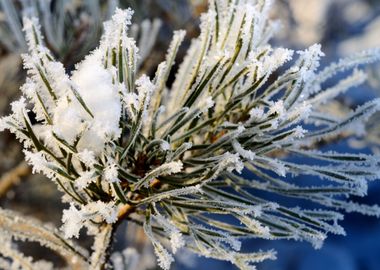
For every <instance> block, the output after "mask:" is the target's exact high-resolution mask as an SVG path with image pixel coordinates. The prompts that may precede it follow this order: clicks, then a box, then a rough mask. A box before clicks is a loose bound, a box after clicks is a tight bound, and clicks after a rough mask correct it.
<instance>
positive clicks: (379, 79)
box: [0, 0, 380, 270]
mask: <svg viewBox="0 0 380 270" xmlns="http://www.w3.org/2000/svg"><path fill="white" fill-rule="evenodd" d="M206 2H207V1H205V0H120V1H116V0H82V1H81V0H23V1H21V0H20V1H18V0H0V116H4V115H7V114H8V113H9V110H10V106H9V103H10V102H11V101H13V100H15V99H16V98H17V97H18V96H19V95H20V92H19V90H18V88H19V87H20V85H22V83H23V82H24V80H25V73H24V72H23V70H22V63H21V58H20V55H21V54H22V53H25V52H26V44H25V40H24V38H23V34H22V23H21V18H22V16H23V15H24V14H25V15H34V16H37V17H39V19H40V22H41V24H42V31H43V33H44V35H45V42H46V43H47V45H48V47H49V48H50V49H51V50H52V52H53V53H54V55H55V56H56V58H57V59H59V60H60V61H62V62H63V63H64V64H65V66H66V68H67V70H68V71H70V70H72V69H73V67H74V65H75V63H76V62H78V61H80V60H81V59H82V58H83V57H84V56H85V55H86V54H87V53H88V52H89V51H90V50H92V49H94V48H95V47H96V46H97V44H98V40H99V38H100V35H101V31H102V22H103V21H104V20H106V19H108V18H109V17H110V15H111V14H112V12H113V10H114V9H115V7H116V6H120V7H132V8H133V9H134V10H135V16H134V20H133V21H134V22H135V23H136V25H134V26H133V27H132V28H131V35H132V36H134V37H135V38H136V39H137V44H140V45H141V48H140V49H141V53H142V59H141V65H140V66H141V72H145V73H148V74H150V75H152V74H154V72H155V67H156V66H157V64H158V63H159V62H161V61H162V60H163V59H164V56H165V52H166V48H167V47H168V44H169V42H170V39H171V36H172V32H173V30H177V29H186V30H187V36H186V39H187V40H186V42H185V43H184V45H183V46H182V49H181V51H180V53H179V59H178V60H180V59H181V57H183V55H184V53H185V52H186V48H187V47H188V45H189V43H190V41H191V39H192V38H194V37H196V36H197V34H198V32H199V29H198V23H199V15H200V14H201V13H202V12H203V11H204V10H205V9H206V8H207V3H206ZM272 16H273V18H274V19H276V20H279V21H280V22H281V24H282V28H281V31H280V32H279V33H278V35H276V38H275V39H274V40H272V44H273V45H276V46H282V47H288V48H292V49H296V50H297V49H304V48H306V47H308V46H310V45H312V44H314V43H321V44H322V48H323V51H324V52H325V54H326V57H325V58H324V59H323V60H322V66H323V65H326V64H327V63H329V62H331V61H335V60H337V59H338V58H339V57H344V56H349V55H350V54H352V53H353V52H356V51H360V50H363V49H367V48H372V47H380V1H379V0H288V1H286V0H277V1H275V4H274V8H273V12H272ZM157 18H159V20H157ZM147 19H149V20H147ZM154 40H155V41H154ZM177 62H178V61H177ZM368 73H369V74H370V76H369V80H368V84H367V85H364V86H362V87H360V88H355V89H353V90H351V91H349V92H348V93H347V94H345V95H344V96H341V97H339V98H338V99H337V101H336V102H335V103H334V104H332V105H331V106H329V107H328V108H326V112H327V113H331V114H340V113H342V112H343V111H346V110H349V109H351V108H354V107H356V106H357V105H358V104H362V103H364V102H365V101H367V100H369V99H371V98H374V97H379V96H380V65H373V66H371V67H368ZM343 76H344V74H343ZM366 128H367V130H368V134H367V135H365V136H361V137H360V136H357V137H348V136H347V137H346V136H342V137H341V138H340V140H333V141H331V142H330V144H328V145H325V146H323V150H339V151H343V152H349V151H351V152H352V151H354V152H365V153H376V154H380V115H375V116H374V117H372V118H371V119H370V120H369V122H368V124H367V126H366ZM378 194H380V184H379V183H376V182H374V183H371V185H370V189H369V194H368V196H367V197H365V198H353V199H354V200H355V201H360V202H362V203H368V204H375V203H378V204H379V203H380V196H379V195H378ZM60 196H61V194H59V193H58V192H57V191H56V187H55V184H54V183H52V182H51V181H50V180H48V179H45V178H44V177H43V176H41V175H32V174H31V171H30V169H29V167H28V166H27V165H26V164H25V163H24V162H23V155H22V152H21V147H20V145H19V143H18V142H16V140H15V139H14V137H13V136H12V135H10V134H9V133H6V132H5V133H1V134H0V206H1V207H3V208H8V209H13V210H17V211H19V212H21V213H23V214H24V215H30V216H35V217H37V218H39V219H40V220H42V221H44V222H48V223H52V224H54V225H55V226H57V227H59V226H60V219H61V213H62V209H63V208H64V207H66V206H65V205H63V204H62V203H61V200H60ZM342 225H343V226H344V227H345V228H346V232H347V236H346V237H341V236H339V237H336V236H333V235H331V236H330V237H329V238H328V239H327V240H326V242H325V244H324V246H323V248H322V249H320V250H314V249H313V248H312V247H311V246H310V245H309V244H306V243H300V242H291V241H277V242H274V241H263V240H250V241H247V242H246V243H245V244H244V249H246V250H251V251H254V250H259V249H263V250H266V249H271V248H273V249H275V250H277V251H278V259H277V260H276V261H267V262H264V263H262V264H260V265H259V266H258V269H259V270H260V269H261V270H269V269H270V270H277V269H278V270H288V269H289V270H306V269H307V270H319V269H326V270H330V269H331V270H378V269H380V220H377V219H375V218H369V217H365V216H361V215H358V214H347V215H346V218H345V220H344V221H343V222H342ZM90 240H91V239H85V238H83V239H81V243H83V245H84V246H90V245H91V242H90ZM19 245H20V248H21V249H22V250H23V251H24V252H25V253H26V254H27V255H32V256H34V257H35V258H38V259H39V258H44V259H49V260H52V261H54V263H55V264H56V265H57V266H61V265H62V263H63V262H61V261H60V259H59V258H58V257H57V256H56V255H55V254H53V253H48V251H47V250H46V249H44V248H39V247H37V245H33V244H21V243H19ZM127 246H132V247H134V248H136V250H137V251H138V252H139V254H140V255H139V256H140V260H139V263H138V264H137V266H136V268H135V269H136V270H142V269H154V265H155V257H154V255H153V254H152V250H151V247H150V244H148V243H147V242H146V241H145V238H144V235H143V233H142V232H141V231H140V230H139V228H136V227H134V226H133V225H128V226H127V225H126V224H124V225H123V227H122V228H121V229H120V230H119V232H118V235H117V241H116V244H115V251H122V250H123V249H125V248H126V247H127ZM116 257H117V256H116ZM116 257H115V258H116ZM135 269H133V270H135ZM174 269H201V270H203V269H221V270H223V269H226V270H227V269H234V268H233V266H231V265H230V264H229V263H226V262H219V261H214V260H210V259H204V258H198V257H197V256H194V255H191V254H188V253H182V252H181V253H180V255H179V256H178V259H177V263H176V264H175V265H174Z"/></svg>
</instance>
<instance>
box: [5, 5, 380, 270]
mask: <svg viewBox="0 0 380 270" xmlns="http://www.w3.org/2000/svg"><path fill="white" fill-rule="evenodd" d="M271 6H272V3H271V1H251V0H242V1H228V0H210V1H209V11H208V12H207V13H205V14H203V15H202V17H201V26H200V30H201V33H200V36H199V37H198V38H196V39H194V40H193V41H192V43H191V46H190V48H189V49H188V52H187V55H186V56H185V58H184V59H183V61H182V63H181V64H180V65H179V69H178V70H173V66H174V60H175V59H176V53H177V51H178V47H179V46H180V44H181V42H182V40H183V39H184V35H185V33H184V32H182V31H180V32H176V33H174V37H173V42H172V43H171V46H170V48H169V50H168V53H167V57H166V59H165V61H164V62H163V63H162V64H160V65H159V66H158V68H157V72H156V76H155V77H153V78H149V77H148V76H146V75H139V69H138V66H139V65H138V59H139V50H138V48H137V46H136V42H135V41H134V40H133V39H132V38H131V37H129V36H128V31H129V28H130V24H131V18H132V14H133V12H132V11H131V10H130V9H127V10H121V9H117V10H116V11H115V14H114V15H113V16H112V19H111V20H110V21H108V22H106V23H105V31H104V34H103V36H102V39H101V42H100V45H99V47H98V48H97V49H95V50H94V51H92V52H91V53H90V54H89V55H88V56H87V57H86V58H85V59H84V60H83V61H82V62H80V63H78V64H77V65H76V69H75V71H73V72H72V74H71V75H68V74H67V73H65V70H64V68H63V66H62V65H61V64H60V63H58V62H56V60H54V57H53V56H52V54H51V53H50V51H49V50H48V49H47V48H46V47H45V45H44V43H43V41H42V40H43V39H42V36H41V33H40V28H39V24H38V22H37V20H36V19H35V18H25V20H24V29H25V32H26V38H27V43H28V45H29V52H28V54H26V55H24V66H25V69H26V70H27V72H28V79H27V81H26V83H25V85H24V86H23V87H22V88H21V90H22V91H23V97H22V98H21V99H20V100H19V101H17V102H15V103H13V104H12V110H13V114H11V115H10V116H7V117H4V118H2V119H1V122H0V127H1V129H2V130H3V129H9V130H10V131H11V132H13V133H14V134H15V135H16V136H17V137H18V138H19V139H20V141H22V142H23V143H24V146H25V154H26V159H27V161H28V162H29V163H30V164H31V165H33V168H34V171H36V172H42V173H44V174H46V175H47V176H48V177H49V178H51V179H52V180H53V181H55V182H56V183H57V184H58V187H59V189H60V190H61V191H63V192H64V194H65V196H64V198H65V200H66V201H68V202H70V208H69V209H68V210H64V213H63V218H62V221H63V223H64V224H63V226H62V229H63V231H64V233H65V235H66V237H78V236H79V234H80V229H81V228H82V227H86V228H87V229H88V231H89V233H91V234H94V235H96V234H98V233H99V230H100V228H101V227H102V226H107V225H106V224H109V225H108V226H110V225H111V226H114V228H116V227H117V224H119V223H120V222H121V221H123V220H128V221H129V222H134V223H137V224H140V225H142V226H143V228H144V231H145V233H146V234H147V236H148V237H149V239H150V240H151V242H152V244H153V246H154V250H155V253H156V255H157V257H158V264H159V265H160V266H161V267H162V268H163V269H169V268H170V264H171V263H172V262H173V255H172V253H175V252H176V251H177V250H178V249H179V248H182V247H183V246H185V247H187V248H189V249H190V250H192V251H194V252H195V253H199V254H201V255H204V256H207V257H211V258H216V259H221V260H228V261H230V262H232V263H234V264H236V265H237V266H238V267H240V268H241V269H254V264H255V263H257V262H261V261H262V260H265V259H274V258H275V253H274V251H272V250H269V251H257V252H253V253H242V252H240V251H239V250H240V246H241V241H242V240H243V239H245V238H263V239H269V240H276V239H291V240H301V241H308V242H310V243H311V244H312V245H313V246H314V247H316V248H319V247H321V245H322V243H323V241H324V239H325V238H326V236H327V234H328V233H334V234H344V233H345V232H344V229H343V228H342V227H340V225H339V224H338V221H339V220H341V219H342V218H343V216H342V215H341V214H340V212H341V211H346V212H359V213H362V214H367V215H373V216H379V215H380V208H379V206H377V205H373V206H367V205H360V204H357V203H355V202H353V201H352V200H351V199H350V196H352V195H356V196H364V195H365V194H366V192H367V182H368V181H370V180H375V179H378V178H379V173H378V172H379V171H380V168H379V161H380V159H379V157H377V156H372V155H365V154H351V153H336V152H323V151H319V150H316V149H313V148H314V147H315V146H316V145H317V143H318V142H319V141H321V140H325V139H327V138H330V137H334V136H336V135H338V134H340V133H341V132H343V131H346V130H350V129H353V128H355V127H356V125H360V124H362V122H363V121H365V120H367V119H368V118H369V117H370V116H371V115H372V114H373V113H375V112H376V111H378V110H380V101H379V100H372V101H369V102H368V103H366V104H363V105H362V106H360V107H358V108H356V109H355V110H354V111H352V112H351V113H349V114H348V115H346V116H345V117H343V118H341V119H337V118H333V117H330V116H328V115H324V114H322V113H321V111H320V108H321V106H323V104H326V103H329V102H330V101H331V100H332V99H333V98H335V97H336V96H337V95H339V94H341V93H344V92H345V91H346V90H347V89H348V88H350V87H354V86H357V85H358V84H360V83H362V82H364V81H365V75H364V73H363V71H360V69H359V66H360V65H362V64H367V63H371V62H374V61H377V60H379V58H380V50H378V49H374V50H370V51H366V52H363V53H360V54H357V55H356V56H355V57H350V58H348V59H344V60H341V61H339V62H338V63H334V64H332V65H331V66H329V67H327V68H325V69H323V70H321V71H320V70H319V63H320V59H321V57H323V55H324V54H323V53H322V51H321V46H320V45H318V44H315V45H313V46H311V47H310V48H308V49H306V50H304V51H298V52H295V53H294V52H293V51H291V50H288V49H285V48H276V47H272V46H271V45H270V43H268V40H269V39H270V37H271V35H272V33H273V32H274V30H275V28H276V25H277V24H276V23H275V22H273V21H271V20H269V17H268V16H269V12H270V9H271ZM347 70H354V71H353V73H352V75H350V76H349V77H347V78H346V79H344V80H342V81H340V82H338V83H337V84H336V85H333V86H330V87H328V88H326V87H325V84H324V83H325V81H326V80H328V79H330V78H331V77H332V76H334V75H335V74H337V73H339V72H342V71H347ZM171 72H176V77H175V81H174V83H173V84H172V85H171V87H169V86H168V83H167V80H168V78H169V74H170V73H171ZM29 108H31V110H33V112H34V113H35V115H36V117H35V119H32V118H31V117H30V115H31V114H30V113H29ZM289 156H298V157H301V158H302V159H291V158H288V157H289ZM295 160H296V161H295ZM315 164H318V165H315ZM311 176H312V177H313V179H314V180H315V181H314V180H313V181H312V180H311V179H310V177H311ZM296 177H297V178H298V179H295V178H296ZM318 179H319V180H318ZM268 194H276V196H268ZM277 196H282V197H285V198H288V199H289V200H292V201H297V200H309V201H311V202H314V205H315V206H314V208H312V209H304V208H300V207H296V208H292V207H289V206H287V205H284V204H280V203H278V202H277V201H276V199H275V198H277ZM210 214H212V215H210ZM220 216H228V217H229V218H228V219H221V218H220ZM103 233H104V232H103ZM98 242H99V241H98ZM106 242H107V241H106ZM98 250H99V249H98V248H95V252H97V251H98ZM95 254H97V253H95ZM98 262H99V260H98Z"/></svg>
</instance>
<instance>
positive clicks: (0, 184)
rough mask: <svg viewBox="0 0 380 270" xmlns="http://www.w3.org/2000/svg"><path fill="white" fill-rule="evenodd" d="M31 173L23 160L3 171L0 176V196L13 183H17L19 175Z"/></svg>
mask: <svg viewBox="0 0 380 270" xmlns="http://www.w3.org/2000/svg"><path fill="white" fill-rule="evenodd" d="M30 173H31V170H30V167H29V166H28V164H26V163H25V162H21V163H20V164H18V165H17V166H16V167H15V168H13V169H12V170H10V171H9V172H7V173H5V174H4V175H3V176H2V177H1V178H0V197H3V196H4V195H5V194H6V193H7V192H8V191H9V190H10V189H11V188H12V187H13V186H14V185H16V184H18V183H19V182H20V180H21V177H23V176H27V175H29V174H30Z"/></svg>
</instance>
